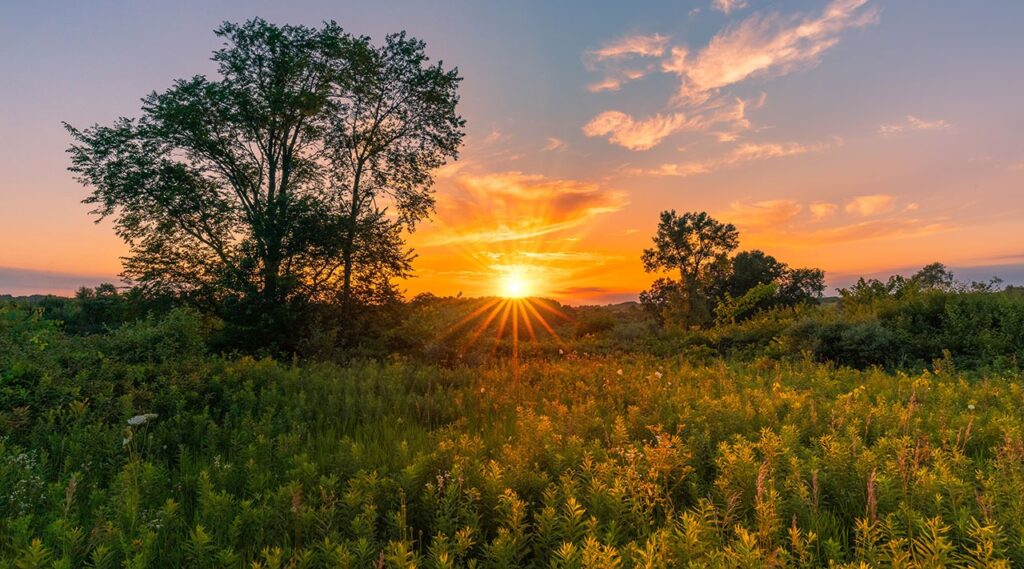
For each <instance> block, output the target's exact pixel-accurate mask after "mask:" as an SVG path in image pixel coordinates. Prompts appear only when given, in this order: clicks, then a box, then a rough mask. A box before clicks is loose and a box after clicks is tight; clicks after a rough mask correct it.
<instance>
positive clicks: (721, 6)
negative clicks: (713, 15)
mask: <svg viewBox="0 0 1024 569" xmlns="http://www.w3.org/2000/svg"><path fill="white" fill-rule="evenodd" d="M746 7H747V0H711V9H712V10H718V11H719V12H722V13H723V14H729V13H731V12H735V11H737V10H742V9H744V8H746Z"/></svg>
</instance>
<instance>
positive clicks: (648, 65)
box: [583, 34, 669, 93]
mask: <svg viewBox="0 0 1024 569" xmlns="http://www.w3.org/2000/svg"><path fill="white" fill-rule="evenodd" d="M668 42H669V37H668V36H663V35H661V34H653V35H632V36H626V37H623V38H619V39H618V40H616V41H614V42H611V43H609V44H607V45H604V46H603V47H601V48H599V49H595V50H592V51H588V52H586V53H584V54H583V62H584V64H585V65H586V66H587V68H588V69H590V70H596V69H597V68H598V67H600V68H601V69H602V70H603V72H604V77H603V78H602V79H601V80H599V81H597V82H594V83H591V84H590V85H588V86H587V90H589V91H591V92H594V93H596V92H599V91H617V90H619V89H620V88H621V87H622V85H623V84H625V83H627V82H629V81H635V80H637V79H640V78H641V77H644V76H645V75H647V74H649V73H652V72H654V71H657V69H658V65H657V63H656V62H655V61H652V58H659V57H661V56H663V55H664V54H665V50H666V48H667V46H668Z"/></svg>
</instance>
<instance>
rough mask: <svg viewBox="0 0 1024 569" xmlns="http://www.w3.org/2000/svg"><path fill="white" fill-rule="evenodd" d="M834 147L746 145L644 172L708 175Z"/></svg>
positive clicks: (672, 174)
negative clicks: (758, 162)
mask: <svg viewBox="0 0 1024 569" xmlns="http://www.w3.org/2000/svg"><path fill="white" fill-rule="evenodd" d="M831 146H832V145H831V144H830V143H818V144H801V143H798V142H785V143H778V142H770V143H744V144H740V145H739V146H737V147H735V148H734V149H733V150H732V151H731V152H729V153H727V154H725V155H722V156H718V157H715V158H709V159H707V160H702V161H693V162H682V163H678V164H662V165H661V166H660V167H658V168H654V169H650V170H646V171H643V173H646V174H650V175H655V176H678V177H687V176H694V175H697V174H707V173H710V172H714V171H715V170H718V169H720V168H725V167H729V166H733V165H735V164H739V163H741V162H749V161H752V160H766V159H769V158H781V157H786V156H798V155H800V154H807V153H809V152H820V151H822V150H825V149H827V148H830V147H831Z"/></svg>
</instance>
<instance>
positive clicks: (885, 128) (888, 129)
mask: <svg viewBox="0 0 1024 569" xmlns="http://www.w3.org/2000/svg"><path fill="white" fill-rule="evenodd" d="M949 127H950V124H949V122H948V121H945V120H943V119H936V120H925V119H921V118H918V117H915V116H914V115H907V118H906V119H904V120H903V122H897V123H887V124H883V125H880V126H879V127H878V132H879V133H881V134H882V136H893V135H896V134H900V133H902V132H907V131H912V130H945V129H947V128H949Z"/></svg>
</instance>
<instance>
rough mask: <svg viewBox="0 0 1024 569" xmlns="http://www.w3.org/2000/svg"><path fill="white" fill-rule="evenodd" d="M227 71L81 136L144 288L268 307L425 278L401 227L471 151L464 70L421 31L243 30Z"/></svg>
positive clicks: (76, 150) (228, 37) (234, 40)
mask: <svg viewBox="0 0 1024 569" xmlns="http://www.w3.org/2000/svg"><path fill="white" fill-rule="evenodd" d="M215 33H216V34H217V35H218V36H219V37H221V38H223V39H224V47H223V48H222V49H220V50H218V51H216V52H215V53H214V55H213V61H215V62H216V64H217V71H218V73H217V75H218V76H217V77H214V78H207V77H205V76H202V75H197V76H195V77H192V78H189V79H181V80H178V81H175V82H174V84H173V85H172V86H171V87H170V88H169V89H167V90H166V91H163V92H154V93H152V94H150V95H149V96H147V97H145V98H144V99H143V105H142V112H141V116H140V117H139V118H136V119H127V118H121V119H119V120H117V121H116V122H114V124H112V125H111V126H93V127H91V128H87V129H82V130H79V129H76V128H74V127H71V126H67V128H68V130H69V132H70V133H71V135H72V136H73V138H74V144H73V145H72V146H71V147H70V149H69V152H70V154H71V160H72V166H71V168H70V170H71V171H72V172H74V173H75V174H76V175H77V178H78V179H79V180H80V181H81V182H82V183H83V184H85V185H87V186H90V187H91V188H92V194H91V195H90V196H89V197H88V198H87V199H86V200H85V202H86V203H88V204H91V205H93V206H95V209H94V213H95V214H96V215H97V216H99V218H105V217H112V218H113V219H114V225H115V228H116V231H117V233H118V234H119V235H120V236H121V237H122V238H123V239H124V240H125V241H126V242H127V243H128V244H129V246H130V254H129V256H128V257H127V258H126V259H125V261H124V275H125V276H126V277H127V278H129V279H130V280H132V281H134V282H136V283H137V284H138V285H139V286H140V287H142V288H143V289H145V290H150V291H154V292H160V293H171V294H174V295H178V296H183V297H187V298H190V299H194V300H196V301H201V302H204V303H208V304H211V305H213V306H223V305H224V304H225V302H226V301H230V302H232V303H236V304H237V303H243V304H248V305H250V306H256V307H257V310H256V312H260V313H263V312H266V311H273V310H274V309H280V307H281V306H284V305H287V304H293V303H299V304H302V303H305V302H309V301H337V302H339V303H340V304H344V305H349V304H350V303H352V301H353V300H358V301H361V302H372V301H373V299H374V298H378V297H386V296H388V295H391V294H393V292H394V291H393V288H392V285H391V280H392V279H393V278H394V277H397V276H401V275H404V274H406V273H407V272H408V271H409V260H410V254H411V253H410V252H409V251H408V250H407V248H406V246H405V244H404V242H403V239H402V234H403V232H404V231H406V230H412V229H414V227H415V224H416V222H417V221H420V220H422V219H424V218H425V217H426V216H427V215H428V214H429V213H430V212H431V211H432V208H433V204H434V201H433V197H432V195H431V184H432V177H431V171H432V170H433V169H434V168H436V167H438V166H440V165H442V164H444V163H445V162H446V161H447V160H449V159H454V158H455V157H456V156H457V151H458V148H459V146H460V144H461V141H462V136H463V126H464V124H465V123H464V121H463V119H462V118H461V117H460V116H459V115H458V114H457V113H456V108H455V107H456V104H457V102H458V95H457V87H458V84H459V82H460V78H459V76H458V73H457V71H456V70H455V69H445V68H444V67H443V66H442V64H441V63H436V64H434V63H430V62H429V60H428V58H427V57H426V55H425V53H424V44H423V42H421V41H418V40H415V39H411V38H407V37H406V36H405V34H404V33H403V34H396V35H391V36H388V37H387V38H386V39H385V41H384V44H383V45H381V46H375V45H373V44H372V43H371V42H370V40H369V39H368V38H365V37H354V36H351V35H349V34H347V33H345V32H344V31H343V30H342V29H341V28H340V27H339V26H338V25H337V24H335V23H333V22H331V23H326V24H324V25H323V26H321V27H319V28H309V27H304V26H276V25H273V24H269V23H267V22H265V21H263V20H259V19H257V20H252V21H249V22H246V23H244V24H231V23H226V24H224V25H223V26H221V27H220V28H219V29H218V30H216V32H215Z"/></svg>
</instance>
